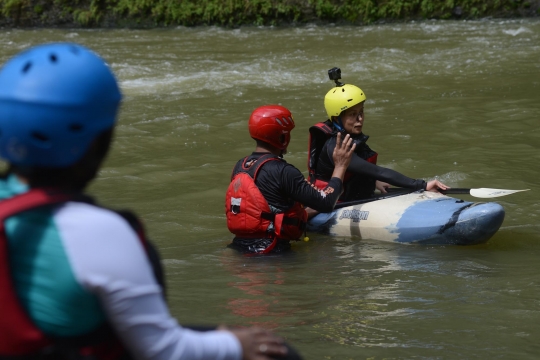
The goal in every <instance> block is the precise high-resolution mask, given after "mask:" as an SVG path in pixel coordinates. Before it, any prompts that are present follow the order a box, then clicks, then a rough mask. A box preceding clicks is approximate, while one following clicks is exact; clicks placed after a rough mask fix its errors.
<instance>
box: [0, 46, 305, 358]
mask: <svg viewBox="0 0 540 360" xmlns="http://www.w3.org/2000/svg"><path fill="white" fill-rule="evenodd" d="M120 100H121V94H120V91H119V88H118V85H117V82H116V80H115V78H114V76H113V74H112V73H111V71H110V69H109V67H108V66H107V65H106V64H105V63H104V62H103V60H102V59H101V58H99V57H98V56H97V55H95V54H94V53H92V52H91V51H89V50H88V49H86V48H84V47H82V46H80V45H76V44H50V45H43V46H38V47H35V48H33V49H30V50H28V51H25V52H23V53H21V54H19V55H18V56H16V57H15V58H13V59H12V60H10V61H9V62H8V63H7V64H6V65H5V66H4V67H3V68H2V69H1V70H0V156H1V157H2V158H3V159H4V160H6V161H7V162H8V163H9V169H8V171H7V173H6V174H5V176H4V177H3V178H2V179H0V198H1V199H2V201H1V202H0V225H1V227H2V228H1V229H0V308H1V315H0V358H1V359H8V358H9V359H22V358H24V359H42V360H43V359H55V360H56V359H60V360H62V359H70V360H78V359H108V360H115V359H132V358H136V359H189V360H195V359H201V360H202V359H208V360H210V359H223V360H225V359H236V360H240V359H244V360H245V359H255V360H270V359H278V358H279V359H299V357H298V356H297V355H295V353H294V351H293V350H291V349H289V350H288V349H287V346H286V345H285V344H284V342H283V340H282V339H281V338H279V337H277V336H275V335H274V334H272V333H270V332H269V331H266V330H263V329H260V328H244V329H227V328H225V327H222V330H219V331H206V332H199V331H194V330H190V329H186V328H183V327H181V326H179V325H178V324H177V322H176V321H175V320H174V319H173V318H172V317H171V315H170V313H169V310H168V307H167V305H166V303H165V299H164V295H163V294H164V287H163V276H162V271H161V266H160V261H159V259H158V257H157V253H156V252H155V250H154V248H153V247H152V245H151V243H150V242H149V241H148V240H147V239H146V238H145V236H144V233H143V231H142V227H141V226H140V224H139V222H138V221H137V219H136V217H135V216H134V215H133V214H131V213H128V212H115V211H112V210H108V209H105V208H102V207H100V206H98V205H96V204H95V203H94V201H93V199H92V198H90V197H88V196H86V195H84V193H83V191H84V189H85V188H86V186H87V185H88V183H89V182H90V181H91V180H92V179H93V178H94V177H95V176H96V174H97V171H98V170H99V168H100V166H101V163H102V161H103V159H104V158H105V155H106V154H107V151H108V149H109V145H110V143H111V139H112V133H113V127H114V124H115V121H116V115H117V110H118V107H119V104H120Z"/></svg>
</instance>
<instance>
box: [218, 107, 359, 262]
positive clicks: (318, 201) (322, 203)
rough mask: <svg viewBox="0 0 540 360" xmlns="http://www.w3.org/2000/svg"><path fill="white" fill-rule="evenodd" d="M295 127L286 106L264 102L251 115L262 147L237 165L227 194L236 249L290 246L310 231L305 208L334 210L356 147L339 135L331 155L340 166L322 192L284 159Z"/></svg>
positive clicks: (270, 249)
mask: <svg viewBox="0 0 540 360" xmlns="http://www.w3.org/2000/svg"><path fill="white" fill-rule="evenodd" d="M294 126H295V125H294V120H293V117H292V115H291V112H290V111H289V110H288V109H286V108H285V107H283V106H278V105H267V106H261V107H259V108H257V109H255V111H253V113H252V114H251V117H250V119H249V133H250V135H251V137H252V138H253V139H254V140H255V141H256V142H257V147H256V149H255V151H254V152H253V153H252V154H251V155H249V156H247V157H245V158H243V159H241V160H239V161H238V163H237V164H236V166H235V167H234V169H233V173H232V176H231V184H230V185H229V188H228V190H227V196H226V204H225V210H226V215H227V226H228V228H229V230H230V231H231V232H232V233H233V234H234V235H235V238H234V239H233V242H232V244H230V245H229V246H230V247H232V248H235V249H237V250H240V251H242V252H245V253H259V254H266V253H270V252H279V251H283V250H286V249H289V248H290V241H291V240H297V239H298V238H299V237H300V236H301V235H302V232H303V231H304V229H305V225H306V221H307V213H306V210H305V208H304V206H308V207H310V208H313V209H314V210H316V211H322V212H328V211H332V210H333V209H334V206H335V204H336V202H337V200H338V198H339V196H340V195H341V193H342V191H343V176H344V174H345V170H346V169H347V166H348V165H349V162H350V160H351V157H352V155H353V152H354V149H355V145H353V144H352V141H351V139H350V136H349V135H345V136H344V137H343V141H342V135H341V134H338V135H337V136H336V141H335V144H336V145H335V146H334V148H333V150H332V154H331V157H332V161H333V164H335V167H334V168H333V169H332V171H331V172H330V175H329V177H328V183H327V185H326V186H325V187H324V188H323V189H320V190H319V189H317V188H315V187H314V186H313V185H312V184H310V183H308V182H307V180H306V179H305V178H304V176H303V175H302V173H301V172H300V170H298V169H297V168H296V167H294V166H293V165H291V164H287V162H286V161H285V160H283V158H282V157H283V155H284V154H285V153H286V152H287V146H288V145H289V141H290V132H291V130H292V129H293V128H294Z"/></svg>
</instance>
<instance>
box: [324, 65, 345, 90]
mask: <svg viewBox="0 0 540 360" xmlns="http://www.w3.org/2000/svg"><path fill="white" fill-rule="evenodd" d="M328 77H329V78H330V80H333V81H335V82H336V86H343V84H342V83H340V82H339V79H341V69H340V68H338V67H335V68H331V69H330V70H328Z"/></svg>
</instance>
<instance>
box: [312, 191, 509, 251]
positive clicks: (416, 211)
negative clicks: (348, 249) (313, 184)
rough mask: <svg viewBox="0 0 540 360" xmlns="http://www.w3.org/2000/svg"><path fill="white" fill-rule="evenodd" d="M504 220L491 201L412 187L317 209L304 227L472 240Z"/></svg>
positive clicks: (396, 238) (407, 239) (416, 239)
mask: <svg viewBox="0 0 540 360" xmlns="http://www.w3.org/2000/svg"><path fill="white" fill-rule="evenodd" d="M503 220H504V208H503V207H502V206H501V205H499V204H497V203H495V202H488V203H473V202H468V201H464V200H460V199H456V198H452V197H449V196H446V195H443V194H440V193H435V192H414V193H410V194H405V195H400V196H396V197H391V198H386V199H381V200H377V201H372V202H368V203H364V204H359V205H353V206H348V207H344V208H341V209H339V210H335V211H333V212H331V213H321V214H318V215H317V216H315V217H313V218H312V219H311V220H310V221H309V222H308V226H307V231H311V232H319V233H323V234H328V235H332V236H345V237H351V236H356V237H361V238H363V239H373V240H382V241H390V242H399V243H421V244H440V245H444V244H453V245H472V244H480V243H484V242H486V241H488V240H489V239H490V238H491V237H492V236H493V235H494V234H495V233H496V232H497V230H499V228H500V226H501V224H502V222H503Z"/></svg>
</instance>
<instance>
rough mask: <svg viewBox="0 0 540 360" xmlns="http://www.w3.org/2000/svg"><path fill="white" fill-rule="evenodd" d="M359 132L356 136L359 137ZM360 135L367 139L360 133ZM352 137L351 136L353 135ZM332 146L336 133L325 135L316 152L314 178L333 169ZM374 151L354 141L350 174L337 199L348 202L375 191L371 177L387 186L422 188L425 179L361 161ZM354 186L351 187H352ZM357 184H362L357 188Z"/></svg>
mask: <svg viewBox="0 0 540 360" xmlns="http://www.w3.org/2000/svg"><path fill="white" fill-rule="evenodd" d="M362 136H363V135H362V134H361V135H360V136H358V137H362ZM364 138H367V137H365V136H364ZM353 139H354V137H353ZM335 147H336V136H333V137H331V138H329V139H328V140H327V141H326V143H325V144H324V147H323V149H322V151H321V153H320V155H319V160H318V162H317V169H316V178H317V179H321V180H324V181H327V179H328V178H329V176H330V175H331V174H332V172H333V171H334V160H333V158H332V154H333V152H334V148H335ZM370 153H371V154H374V152H372V151H371V149H370V148H369V147H368V146H367V144H366V143H365V141H364V142H357V147H356V149H355V153H354V154H353V157H352V159H351V163H350V165H349V167H348V168H347V171H348V172H350V173H352V174H353V176H352V178H351V179H350V181H347V182H346V184H345V192H344V194H343V196H342V197H341V199H340V200H342V201H350V200H356V199H360V198H366V197H369V196H371V195H372V194H373V191H374V190H375V180H379V181H384V182H387V183H389V184H391V185H394V186H397V187H402V188H407V189H414V190H420V189H425V188H426V182H425V181H424V180H422V179H411V178H409V177H407V176H405V175H403V174H400V173H399V172H397V171H394V170H391V169H387V168H384V167H382V166H378V165H374V164H372V163H370V162H368V161H366V160H365V158H366V156H367V155H366V154H370ZM353 187H354V188H353ZM359 187H363V188H362V189H360V188H359Z"/></svg>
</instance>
